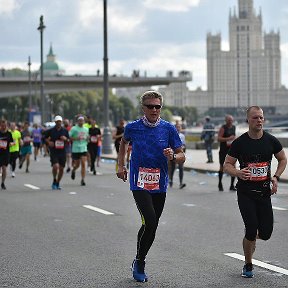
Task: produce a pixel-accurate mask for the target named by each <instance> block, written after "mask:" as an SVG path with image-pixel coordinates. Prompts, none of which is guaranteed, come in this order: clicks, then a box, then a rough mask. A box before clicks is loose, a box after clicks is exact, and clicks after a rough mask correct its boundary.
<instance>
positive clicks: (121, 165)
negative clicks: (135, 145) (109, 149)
mask: <svg viewBox="0 0 288 288" xmlns="http://www.w3.org/2000/svg"><path fill="white" fill-rule="evenodd" d="M127 147H128V142H126V140H125V139H124V138H123V137H122V139H121V142H120V147H119V153H118V171H117V173H116V175H117V177H118V178H120V179H122V180H123V181H124V182H125V181H126V180H127V170H126V167H125V155H126V151H127Z"/></svg>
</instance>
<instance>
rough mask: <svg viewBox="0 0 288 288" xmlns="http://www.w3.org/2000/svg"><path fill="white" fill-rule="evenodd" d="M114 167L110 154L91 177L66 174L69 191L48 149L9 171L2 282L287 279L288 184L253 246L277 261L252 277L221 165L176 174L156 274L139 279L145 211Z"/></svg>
mask: <svg viewBox="0 0 288 288" xmlns="http://www.w3.org/2000/svg"><path fill="white" fill-rule="evenodd" d="M114 167H115V165H114V163H112V162H111V161H106V162H103V163H101V167H100V168H99V169H98V175H97V176H93V175H87V177H86V183H87V186H85V187H81V186H80V178H79V172H78V171H77V174H76V179H75V180H74V181H73V180H71V179H70V175H68V174H65V176H64V179H63V183H62V187H63V189H62V190H61V191H57V190H51V188H50V186H51V180H52V177H51V173H50V166H49V161H48V159H47V158H40V161H39V162H34V161H32V165H31V168H30V171H31V172H30V173H25V172H24V171H25V170H23V171H16V178H14V179H12V178H10V177H8V178H7V181H6V186H7V190H0V259H1V260H0V287H21V288H26V287H33V288H41V287H48V288H52V287H65V288H68V287H77V288H78V287H79V288H80V287H83V288H84V287H85V288H88V287H109V288H114V287H115V288H116V287H117V288H118V287H155V288H160V287H173V288H174V287H175V288H176V287H177V288H178V287H186V288H190V287H214V288H215V287H253V288H255V287H288V275H285V273H286V274H288V257H287V252H288V249H287V246H288V245H287V239H288V229H287V228H288V221H287V216H288V189H287V188H288V185H287V184H280V188H279V193H278V195H277V196H273V205H274V206H275V209H277V210H274V213H275V228H274V232H273V235H272V238H271V239H270V240H269V241H267V242H264V241H257V249H256V253H255V255H254V258H255V259H257V260H259V261H261V262H260V265H262V263H263V264H264V266H265V265H267V264H270V265H272V266H271V267H272V269H274V268H275V267H276V268H275V269H276V271H273V270H271V267H269V269H266V268H262V267H259V266H255V269H254V272H255V277H254V278H253V279H244V278H242V277H241V276H240V274H241V269H242V266H243V261H242V260H239V259H237V257H238V258H241V255H243V252H242V247H241V242H242V238H243V233H244V232H243V229H244V227H243V224H242V219H241V217H240V214H239V211H238V207H237V201H236V194H235V193H232V192H229V191H225V192H218V191H217V178H216V177H215V175H213V174H197V173H195V172H193V171H191V172H185V174H184V179H185V182H186V184H187V186H186V187H185V188H184V189H183V190H179V189H178V184H177V183H178V181H177V180H178V179H177V174H176V175H175V179H174V183H175V187H173V188H170V189H169V191H168V197H167V201H166V206H165V209H164V213H163V215H162V217H161V219H160V225H159V229H158V232H157V233H158V234H157V235H156V240H155V242H154V245H153V246H152V249H151V250H150V252H149V254H148V257H147V264H146V265H147V266H146V267H147V268H146V271H147V273H148V275H149V281H148V282H147V283H136V282H134V280H133V279H132V277H131V272H130V265H131V263H132V260H133V257H134V255H135V249H136V247H135V246H136V234H137V231H138V229H139V226H140V216H139V214H138V211H137V209H136V206H135V204H134V201H133V198H132V195H131V192H130V191H129V186H128V183H124V182H122V181H121V180H119V179H117V178H116V176H115V173H114V169H115V168H114ZM26 184H28V186H27V185H26ZM228 184H229V177H225V178H224V186H225V187H226V188H228V186H229V185H228ZM25 185H26V186H25ZM30 185H33V186H30ZM225 187H224V188H225ZM36 188H40V189H36ZM85 205H89V206H86V207H84V206H85ZM91 206H93V207H96V208H100V209H103V210H105V211H108V212H111V213H114V214H113V215H105V214H103V211H101V212H102V213H100V212H97V211H94V210H91V209H88V208H93V207H91ZM87 207H88V208H87ZM281 209H282V210H281ZM285 209H286V210H285ZM105 211H104V212H105ZM226 253H236V254H229V255H230V256H227V255H225V254H226ZM231 256H233V257H231ZM279 268H283V269H284V270H279ZM277 271H278V272H277ZM279 271H280V272H281V271H282V273H280V272H279Z"/></svg>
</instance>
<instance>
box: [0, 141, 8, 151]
mask: <svg viewBox="0 0 288 288" xmlns="http://www.w3.org/2000/svg"><path fill="white" fill-rule="evenodd" d="M0 149H4V150H6V149H7V141H6V140H0Z"/></svg>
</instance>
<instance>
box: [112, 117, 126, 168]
mask: <svg viewBox="0 0 288 288" xmlns="http://www.w3.org/2000/svg"><path fill="white" fill-rule="evenodd" d="M124 127H125V120H124V119H120V121H119V125H118V126H117V127H116V131H115V132H114V134H113V139H114V146H115V149H116V152H117V159H116V171H118V153H119V147H120V142H121V139H122V136H123V134H124Z"/></svg>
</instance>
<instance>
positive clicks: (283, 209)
mask: <svg viewBox="0 0 288 288" xmlns="http://www.w3.org/2000/svg"><path fill="white" fill-rule="evenodd" d="M272 208H273V209H274V210H279V211H287V210H288V209H286V208H281V207H276V206H272Z"/></svg>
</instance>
